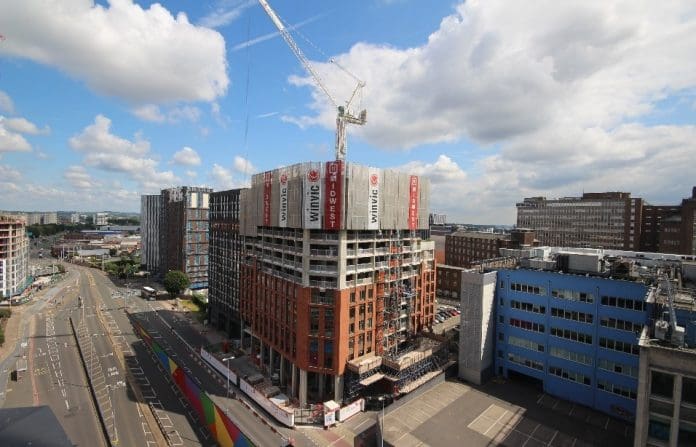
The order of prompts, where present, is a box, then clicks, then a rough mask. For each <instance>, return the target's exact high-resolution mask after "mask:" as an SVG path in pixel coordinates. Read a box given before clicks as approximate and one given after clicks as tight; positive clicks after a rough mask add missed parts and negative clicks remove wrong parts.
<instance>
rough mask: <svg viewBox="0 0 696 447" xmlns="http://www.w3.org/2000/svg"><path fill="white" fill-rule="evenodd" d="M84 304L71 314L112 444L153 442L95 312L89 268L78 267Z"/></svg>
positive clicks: (96, 299) (96, 303) (93, 292)
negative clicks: (80, 268) (87, 269)
mask: <svg viewBox="0 0 696 447" xmlns="http://www.w3.org/2000/svg"><path fill="white" fill-rule="evenodd" d="M79 291H80V292H79V293H80V295H81V296H82V297H83V303H82V304H83V305H82V307H81V308H80V309H79V311H78V312H75V313H76V315H75V316H74V317H73V321H74V322H75V326H76V328H77V335H78V340H79V343H80V345H81V347H82V352H83V357H84V361H85V363H86V364H87V370H88V374H89V378H90V381H91V383H92V387H93V389H94V393H95V395H96V398H97V405H98V408H99V410H100V412H101V414H102V419H103V421H104V424H105V425H106V431H107V434H108V436H109V438H110V440H111V443H112V445H124V446H152V445H155V439H154V438H153V436H152V434H151V430H152V428H150V427H148V425H147V423H146V420H145V418H144V415H143V414H142V412H141V411H140V408H139V407H138V405H137V402H136V401H135V400H134V398H133V395H132V392H131V391H130V389H129V388H128V386H127V385H126V379H125V371H124V369H123V368H122V367H121V365H120V363H119V361H118V357H117V354H116V352H115V351H114V347H113V346H112V345H111V342H110V340H109V338H108V335H107V334H106V332H105V331H106V329H105V328H104V327H103V326H102V324H101V322H100V321H99V319H98V316H97V314H96V306H98V305H100V302H99V299H98V297H97V296H96V293H95V292H96V290H95V283H94V278H93V275H92V274H91V272H88V271H85V270H81V272H80V284H79Z"/></svg>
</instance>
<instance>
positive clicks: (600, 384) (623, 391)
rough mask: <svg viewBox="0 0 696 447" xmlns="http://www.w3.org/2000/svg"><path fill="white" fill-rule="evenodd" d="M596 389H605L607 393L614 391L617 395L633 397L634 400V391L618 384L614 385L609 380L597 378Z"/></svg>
mask: <svg viewBox="0 0 696 447" xmlns="http://www.w3.org/2000/svg"><path fill="white" fill-rule="evenodd" d="M597 389H599V390H602V391H606V392H607V393H614V394H616V395H618V396H623V397H625V398H628V399H633V400H636V396H637V394H636V391H635V390H632V389H629V388H625V387H622V386H619V385H615V384H613V383H611V382H607V381H606V380H598V381H597Z"/></svg>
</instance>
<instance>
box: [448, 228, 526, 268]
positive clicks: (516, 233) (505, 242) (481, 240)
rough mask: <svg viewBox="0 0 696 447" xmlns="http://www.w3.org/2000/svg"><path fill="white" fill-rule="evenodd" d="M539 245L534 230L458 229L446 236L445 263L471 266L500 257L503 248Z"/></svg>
mask: <svg viewBox="0 0 696 447" xmlns="http://www.w3.org/2000/svg"><path fill="white" fill-rule="evenodd" d="M535 245H538V243H537V242H536V240H535V235H534V231H531V230H525V229H515V230H512V232H511V233H478V232H472V231H457V232H455V233H452V234H448V235H447V236H445V264H446V265H450V266H453V267H465V268H469V267H471V266H472V265H473V264H475V263H477V262H479V261H481V260H484V259H492V258H497V257H500V249H501V248H527V247H533V246H535Z"/></svg>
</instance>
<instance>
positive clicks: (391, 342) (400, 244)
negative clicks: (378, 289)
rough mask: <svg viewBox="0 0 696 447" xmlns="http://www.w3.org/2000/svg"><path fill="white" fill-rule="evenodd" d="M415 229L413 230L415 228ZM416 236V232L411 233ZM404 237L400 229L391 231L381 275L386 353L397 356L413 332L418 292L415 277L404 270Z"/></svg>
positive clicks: (384, 349)
mask: <svg viewBox="0 0 696 447" xmlns="http://www.w3.org/2000/svg"><path fill="white" fill-rule="evenodd" d="M411 233H413V232H411ZM410 236H411V237H412V238H413V237H415V235H414V234H410ZM403 257H404V240H403V238H402V237H401V231H400V230H394V231H391V234H389V249H388V253H387V258H388V259H387V266H388V269H387V273H386V274H385V275H381V276H380V279H381V282H383V284H384V288H383V290H382V294H381V297H382V303H378V305H379V304H381V305H380V307H382V315H383V317H382V334H381V335H382V336H381V337H380V338H381V339H382V340H383V344H382V345H383V354H384V355H386V356H388V357H395V356H397V355H398V353H399V348H400V346H401V345H402V344H403V343H404V342H405V341H406V340H407V339H408V337H409V334H411V332H413V331H412V329H413V328H411V310H412V309H414V308H415V306H414V303H413V301H414V299H415V296H416V294H415V292H414V290H413V285H412V284H411V279H410V278H409V277H408V275H404V273H403V269H402V266H403Z"/></svg>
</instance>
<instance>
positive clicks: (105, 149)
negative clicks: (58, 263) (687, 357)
mask: <svg viewBox="0 0 696 447" xmlns="http://www.w3.org/2000/svg"><path fill="white" fill-rule="evenodd" d="M270 3H271V5H272V6H273V7H274V8H275V10H276V12H277V13H278V15H279V16H280V17H281V18H282V19H283V21H284V22H285V23H286V25H287V26H290V27H296V28H295V29H293V32H292V33H293V36H294V37H295V39H296V41H297V43H298V45H299V46H300V47H301V48H302V49H303V50H304V51H305V53H306V55H307V57H308V58H309V59H310V60H311V61H312V64H313V66H314V67H315V69H316V70H317V71H318V72H319V73H320V74H321V76H322V79H323V81H324V83H325V84H326V86H327V88H328V89H329V91H330V92H331V93H332V95H333V96H335V97H336V99H337V100H338V101H339V102H341V101H345V100H346V99H347V98H348V97H349V96H350V93H351V91H352V89H353V88H354V85H355V84H354V81H353V80H352V79H351V78H350V77H348V76H347V75H346V74H345V73H343V72H342V71H341V70H339V69H338V68H337V66H336V65H335V64H331V63H329V62H328V61H329V59H331V58H334V59H335V60H337V61H338V62H339V63H340V65H341V66H342V67H345V68H347V69H348V70H349V71H350V72H352V73H354V74H355V75H357V76H358V77H360V78H361V79H363V80H364V81H366V87H365V88H364V89H363V95H362V97H361V98H360V99H361V101H360V104H356V105H360V106H362V107H365V108H367V110H368V123H367V124H366V125H365V126H364V127H362V128H356V127H350V128H349V149H348V160H350V161H353V162H358V163H361V164H367V165H372V166H377V167H383V168H399V169H402V170H407V171H411V172H414V173H417V174H421V175H426V176H428V177H430V179H431V183H432V199H431V208H432V211H434V212H441V213H445V214H447V215H448V216H449V220H450V221H456V222H471V223H502V224H509V223H513V222H514V220H515V206H514V205H515V202H517V201H520V200H521V199H522V198H523V197H529V196H536V195H546V196H550V197H555V196H568V195H578V194H581V193H582V191H608V190H621V191H629V192H632V193H633V194H634V195H635V196H640V197H644V198H646V199H647V200H648V201H650V202H651V203H678V202H679V200H680V199H681V198H682V197H686V196H687V195H688V194H689V192H690V191H691V187H692V186H693V185H696V175H694V173H695V172H696V168H694V166H695V164H694V161H693V160H694V157H695V156H696V128H695V127H694V119H695V118H696V58H694V57H693V55H694V54H696V4H694V2H691V1H683V2H680V1H668V2H661V3H660V4H659V7H658V6H657V4H656V3H655V2H650V1H633V0H631V1H626V2H620V1H615V2H611V1H569V2H556V1H546V2H545V1H539V2H533V3H532V4H530V3H528V2H525V3H522V2H509V1H507V2H506V1H502V0H500V1H499V0H487V1H475V0H472V1H468V2H466V3H463V2H458V1H432V2H423V1H416V0H362V1H358V2H338V1H318V0H304V1H297V0H285V1H282V0H275V1H273V0H271V1H270ZM275 31H276V29H275V27H274V26H273V24H272V23H271V21H270V19H269V18H268V16H267V15H266V14H265V12H264V11H263V9H262V8H261V7H260V6H259V4H258V2H257V1H246V0H209V1H189V0H177V1H162V2H159V3H155V2H149V1H133V0H110V1H97V2H91V1H89V0H63V1H61V2H49V1H46V0H24V1H22V2H9V1H7V2H0V35H2V36H3V37H2V39H0V209H11V210H85V211H87V210H119V211H137V210H138V209H139V196H140V195H141V194H144V193H153V192H157V191H158V190H159V189H161V188H164V187H168V186H174V185H181V184H192V185H208V186H212V187H213V188H215V189H227V188H231V187H238V186H242V185H244V184H245V183H246V182H247V181H248V178H249V174H251V173H254V172H258V171H263V170H266V169H272V168H275V167H277V166H281V165H285V164H291V163H295V162H299V161H308V160H330V159H332V158H333V143H334V119H335V110H334V109H333V106H332V105H331V104H330V103H329V102H328V101H327V100H326V98H325V96H324V94H323V93H322V92H321V91H320V90H319V89H318V88H317V87H316V85H315V84H314V83H313V82H312V81H311V79H309V78H308V75H307V73H306V72H305V71H304V70H303V68H302V66H301V65H300V64H299V62H298V61H297V59H296V58H295V56H294V55H293V54H292V52H291V51H290V49H289V48H288V46H287V45H286V44H285V42H284V41H283V40H282V38H280V37H279V36H278V35H277V33H276V32H275Z"/></svg>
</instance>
